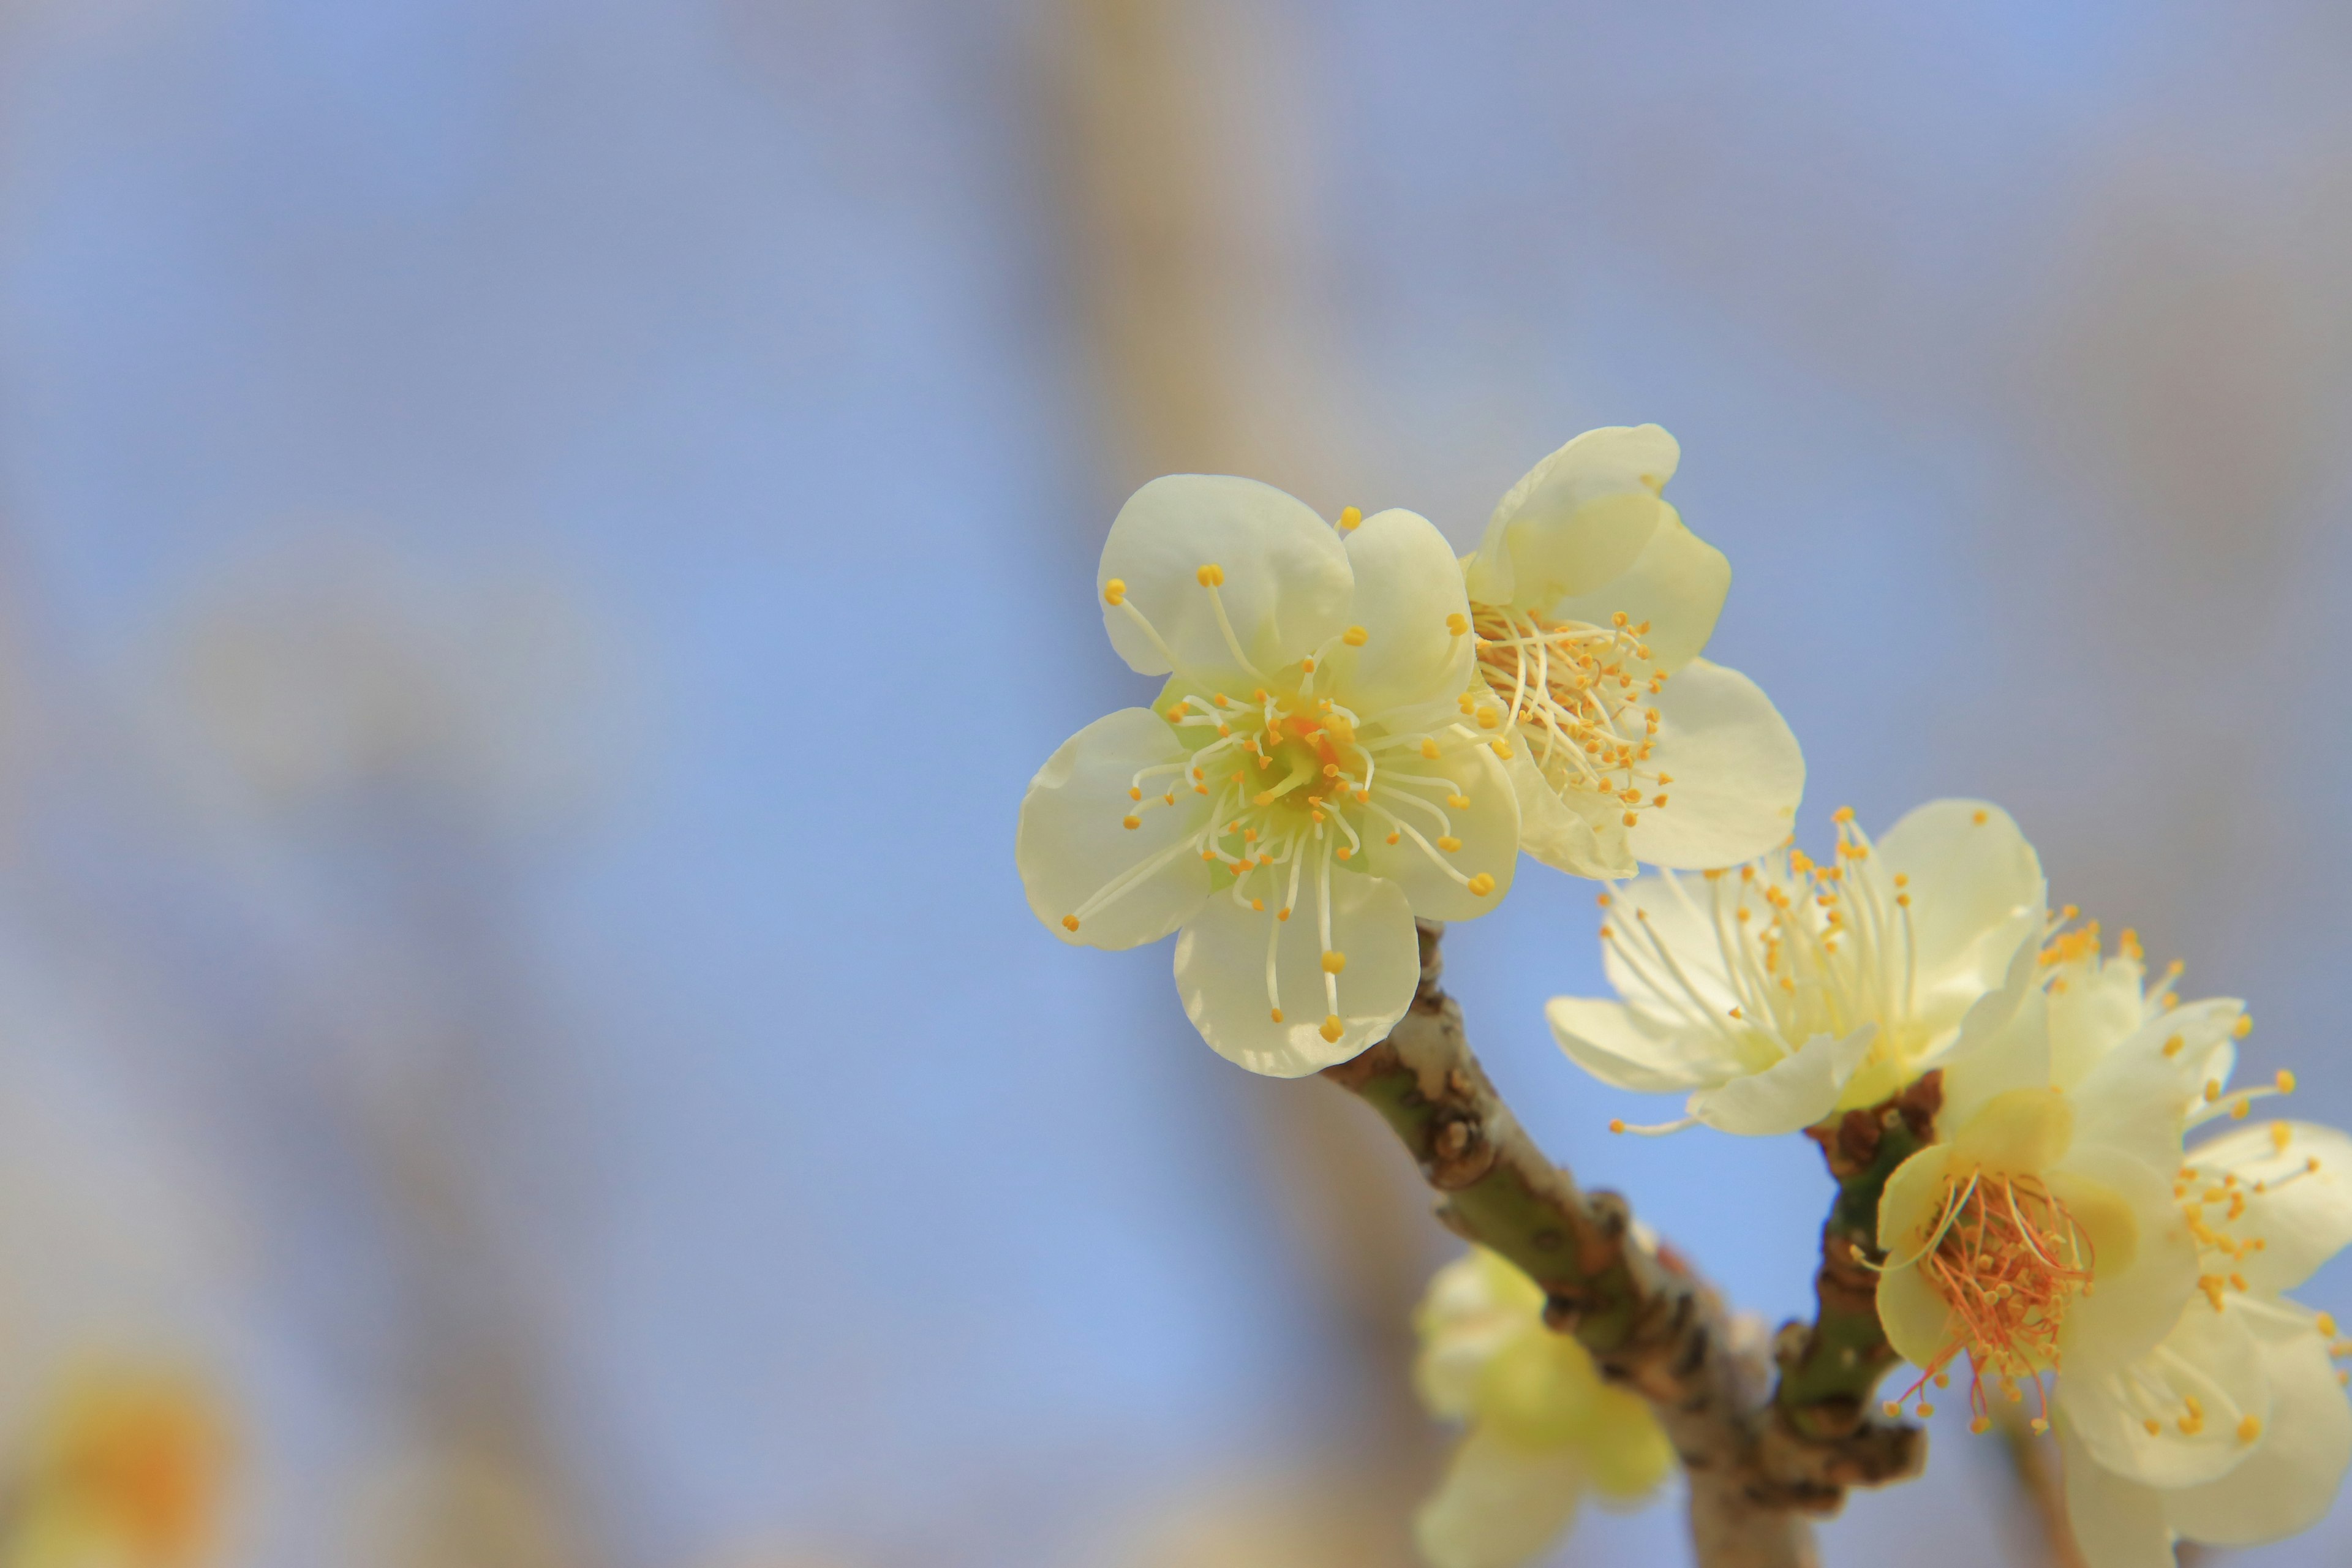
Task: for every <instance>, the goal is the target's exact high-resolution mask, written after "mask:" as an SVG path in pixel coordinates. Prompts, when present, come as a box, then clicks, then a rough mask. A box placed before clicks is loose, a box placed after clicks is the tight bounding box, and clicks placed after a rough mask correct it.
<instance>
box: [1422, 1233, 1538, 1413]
mask: <svg viewBox="0 0 2352 1568" xmlns="http://www.w3.org/2000/svg"><path fill="white" fill-rule="evenodd" d="M1542 1313H1543V1291H1542V1290H1541V1289H1539V1288H1538V1286H1537V1285H1536V1283H1535V1281H1533V1280H1531V1279H1528V1277H1527V1276H1526V1275H1524V1274H1521V1273H1520V1272H1519V1271H1518V1270H1517V1269H1516V1268H1512V1267H1511V1266H1510V1265H1509V1264H1508V1263H1506V1262H1504V1261H1503V1260H1502V1259H1501V1258H1497V1257H1496V1256H1495V1255H1494V1254H1493V1253H1491V1252H1488V1251H1486V1250H1485V1249H1484V1248H1474V1249H1473V1250H1472V1251H1471V1252H1469V1253H1468V1254H1466V1255H1465V1256H1464V1257H1462V1258H1456V1259H1454V1261H1453V1262H1452V1263H1449V1264H1447V1265H1446V1266H1445V1267H1444V1268H1441V1269H1439V1270H1438V1271H1437V1274H1436V1276H1435V1277H1434V1278H1433V1279H1431V1280H1430V1282H1429V1289H1428V1290H1427V1291H1426V1292H1425V1293H1424V1294H1423V1297H1422V1300H1421V1305H1420V1307H1419V1309H1418V1310H1415V1312H1414V1313H1413V1330H1414V1332H1415V1333H1416V1334H1417V1335H1418V1336H1419V1337H1420V1340H1421V1353H1420V1355H1419V1356H1418V1357H1416V1358H1415V1360H1414V1362H1413V1387H1414V1388H1415V1390H1416V1391H1418V1392H1419V1394H1421V1398H1422V1403H1423V1405H1427V1406H1428V1408H1429V1412H1430V1414H1431V1415H1437V1416H1441V1417H1444V1418H1445V1419H1448V1420H1454V1421H1459V1420H1463V1419H1465V1418H1466V1417H1467V1416H1468V1415H1470V1414H1471V1412H1472V1410H1473V1408H1474V1405H1475V1394H1476V1393H1477V1388H1478V1379H1479V1375H1480V1373H1482V1372H1484V1371H1485V1369H1486V1363H1488V1362H1490V1361H1492V1360H1493V1359H1494V1358H1495V1356H1496V1354H1497V1353H1499V1352H1501V1351H1502V1349H1503V1347H1504V1346H1505V1345H1507V1343H1509V1342H1510V1341H1511V1340H1512V1339H1514V1338H1516V1337H1517V1336H1518V1335H1520V1334H1523V1333H1527V1332H1529V1331H1536V1332H1542V1331H1544V1330H1543V1328H1542V1321H1543V1319H1542Z"/></svg>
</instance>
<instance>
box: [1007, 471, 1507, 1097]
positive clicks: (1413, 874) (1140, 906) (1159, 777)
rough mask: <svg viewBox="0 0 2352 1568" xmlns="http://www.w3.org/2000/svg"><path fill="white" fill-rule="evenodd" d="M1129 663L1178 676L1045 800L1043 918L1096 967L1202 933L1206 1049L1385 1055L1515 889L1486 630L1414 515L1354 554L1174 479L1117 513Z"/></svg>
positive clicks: (1297, 1064) (1055, 779) (1291, 518)
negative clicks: (1485, 710) (1487, 724)
mask: <svg viewBox="0 0 2352 1568" xmlns="http://www.w3.org/2000/svg"><path fill="white" fill-rule="evenodd" d="M1097 585H1098V588H1099V591H1100V594H1101V599H1102V606H1103V619H1104V625H1105V627H1106V629H1107V630H1108V633H1109V635H1110V640H1111V646H1112V647H1114V648H1115V649H1117V650H1118V654H1119V656H1120V657H1121V658H1124V659H1126V660H1127V662H1128V664H1129V667H1131V668H1134V669H1135V670H1136V671H1137V672H1138V673H1139V674H1142V675H1150V676H1164V677H1166V678H1167V681H1166V685H1165V686H1164V687H1163V688H1162V689H1161V690H1160V696H1159V698H1158V700H1156V701H1155V702H1154V703H1153V704H1152V706H1151V707H1150V708H1129V709H1122V710H1119V711H1118V712H1116V713H1112V714H1110V715H1108V716H1107V717H1105V718H1102V719H1099V720H1097V721H1095V722H1094V723H1092V724H1089V725H1087V727H1086V728H1085V729H1084V730H1081V731H1078V733H1077V734H1076V735H1074V736H1072V737H1071V738H1070V739H1069V740H1068V741H1067V742H1064V743H1063V745H1062V746H1061V748H1060V749H1059V750H1058V751H1056V752H1055V753H1054V754H1053V756H1052V757H1051V758H1050V759H1048V760H1047V762H1046V763H1045V766H1044V767H1043V768H1042V769H1040V770H1039V771H1038V773H1037V776H1036V777H1035V778H1034V780H1032V781H1031V783H1030V785H1029V793H1028V795H1027V796H1026V798H1024V800H1023V802H1022V805H1021V826H1020V834H1019V839H1018V845H1017V849H1016V856H1017V858H1018V861H1019V864H1020V869H1021V878H1022V882H1023V885H1024V889H1026V891H1027V893H1028V898H1029V906H1030V908H1031V909H1032V910H1034V911H1035V913H1036V915H1037V918H1038V919H1039V920H1040V921H1044V922H1045V926H1046V927H1047V929H1049V930H1051V931H1054V932H1055V934H1056V935H1057V936H1060V937H1061V938H1062V939H1063V940H1064V941H1065V942H1070V943H1072V944H1074V945H1078V946H1094V947H1102V948H1111V949H1123V948H1129V947H1135V946H1139V945H1140V944H1142V943H1144V942H1153V941H1156V940H1158V939H1159V938H1160V937H1163V936H1166V935H1168V934H1169V933H1170V932H1171V931H1174V932H1179V933H1180V934H1179V936H1178V938H1177V943H1176V984H1177V990H1178V992H1179V994H1181V997H1182V999H1183V1003H1184V1009H1185V1012H1186V1013H1187V1014H1188V1015H1189V1016H1191V1018H1192V1023H1193V1025H1194V1026H1195V1027H1197V1028H1198V1029H1199V1030H1200V1032H1201V1036H1202V1038H1203V1039H1205V1040H1206V1041H1208V1043H1209V1044H1210V1046H1211V1047H1213V1048H1214V1049H1215V1050H1217V1051H1218V1052H1219V1053H1220V1054H1221V1055H1223V1056H1224V1057H1226V1058H1230V1059H1231V1060H1233V1061H1235V1062H1237V1063H1239V1064H1240V1065H1241V1066H1243V1067H1245V1068H1249V1069H1250V1070H1252V1071H1253V1072H1260V1073H1266V1074H1271V1075H1273V1076H1276V1077H1282V1078H1296V1077H1300V1076H1303V1075H1305V1074H1307V1073H1311V1072H1315V1071H1317V1070H1318V1069H1320V1068H1325V1067H1328V1066H1330V1065H1332V1064H1333V1063H1336V1062H1341V1061H1345V1060H1347V1059H1348V1058H1350V1057H1352V1056H1355V1055H1356V1054H1357V1053H1359V1052H1360V1051H1361V1050H1363V1049H1364V1048H1365V1047H1368V1046H1370V1045H1371V1044H1372V1043H1373V1042H1375V1041H1376V1040H1379V1039H1380V1038H1381V1037H1383V1036H1385V1035H1386V1034H1387V1033H1388V1031H1389V1029H1390V1027H1391V1026H1392V1025H1394V1024H1395V1022H1396V1021H1397V1019H1398V1018H1400V1017H1402V1016H1403V1014H1404V1011H1405V1009H1406V1007H1407V1006H1409V1005H1411V1004H1412V994H1413V990H1414V987H1415V986H1416V985H1417V984H1418V983H1419V979H1420V973H1421V958H1420V944H1419V940H1418V938H1417V936H1416V935H1415V932H1414V930H1413V921H1414V919H1415V918H1416V917H1419V918H1422V919H1426V920H1437V921H1460V920H1468V919H1470V918H1472V917H1474V916H1476V915H1480V914H1484V913H1485V912H1486V910H1490V909H1492V908H1494V907H1495V905H1496V903H1498V902H1499V901H1500V900H1502V898H1503V895H1504V894H1505V893H1506V892H1507V891H1508V890H1509V888H1510V883H1511V873H1512V868H1513V864H1514V861H1515V859H1516V858H1517V851H1518V832H1519V808H1518V803H1517V796H1516V795H1515V794H1514V793H1513V791H1512V787H1511V784H1510V780H1509V779H1508V777H1507V775H1506V774H1505V773H1504V772H1503V756H1502V753H1503V752H1506V751H1507V750H1508V746H1507V742H1501V741H1500V740H1499V738H1497V737H1494V736H1491V735H1488V734H1486V733H1483V732H1481V731H1478V730H1476V729H1475V727H1474V726H1473V725H1471V724H1470V723H1468V722H1466V721H1465V720H1464V717H1463V715H1462V713H1461V712H1460V710H1459V709H1458V707H1457V704H1456V701H1455V699H1457V698H1458V697H1459V696H1460V695H1461V694H1462V692H1463V691H1464V690H1465V689H1467V688H1468V686H1469V684H1470V668H1471V663H1472V659H1473V657H1474V655H1473V642H1472V637H1471V634H1470V622H1469V605H1468V602H1467V600H1466V599H1465V595H1464V592H1463V586H1462V574H1461V572H1460V569H1459V567H1458V566H1457V564H1456V563H1455V561H1454V555H1453V552H1451V550H1449V549H1448V548H1447V546H1446V544H1445V541H1444V537H1443V536H1442V535H1440V534H1439V533H1438V531H1437V530H1436V529H1435V528H1433V526H1431V525H1430V523H1428V522H1427V521H1424V520H1423V519H1422V518H1420V517H1417V516H1415V515H1414V514H1412V512H1408V511H1384V512H1381V513H1380V514H1378V515H1377V516H1374V517H1370V518H1359V516H1358V514H1356V513H1355V512H1354V511H1353V510H1352V509H1351V510H1350V511H1349V513H1347V514H1345V515H1343V517H1342V519H1341V523H1340V529H1339V530H1338V531H1335V530H1334V529H1333V528H1332V526H1331V525H1329V524H1328V523H1326V522H1324V521H1322V519H1320V518H1319V517H1318V516H1317V515H1316V514H1315V512H1314V511H1313V510H1310V509H1309V508H1308V507H1307V506H1306V505H1305V504H1304V503H1302V502H1300V501H1297V500H1293V499H1292V498H1291V497H1290V496H1287V495H1286V494H1284V493H1283V492H1282V491H1280V490H1278V489H1274V488H1273V487H1271V486H1269V485H1263V484H1259V483H1257V482H1255V481H1254V480H1250V479H1231V478H1223V477H1215V476H1207V475H1194V474H1187V475H1175V476H1171V477H1169V478H1164V479H1154V480H1152V481H1151V482H1150V484H1147V485H1145V486H1144V487H1143V488H1142V489H1139V490H1138V491H1137V492H1136V493H1135V495H1134V497H1133V498H1132V499H1130V500H1129V501H1128V503H1127V505H1126V506H1125V507H1123V508H1121V509H1120V511H1119V514H1118V519H1117V520H1116V521H1113V523H1112V524H1111V530H1110V537H1109V538H1108V541H1106V542H1105V543H1104V545H1103V554H1102V564H1101V568H1100V572H1099V574H1098V577H1097Z"/></svg>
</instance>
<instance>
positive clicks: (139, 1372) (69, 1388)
mask: <svg viewBox="0 0 2352 1568" xmlns="http://www.w3.org/2000/svg"><path fill="white" fill-rule="evenodd" d="M233 1454H234V1447H233V1443H232V1440H231V1437H230V1434H229V1424H228V1419H227V1416H226V1412H225V1411H224V1410H223V1409H222V1408H221V1405H220V1403H219V1398H218V1395H217V1394H215V1391H214V1389H213V1388H212V1387H211V1386H210V1385H209V1384H206V1383H205V1381H203V1380H202V1379H200V1378H198V1377H196V1376H194V1374H192V1373H189V1372H187V1371H185V1370H184V1369H180V1368H168V1367H163V1366H160V1365H144V1364H139V1363H128V1362H120V1363H98V1362H93V1363H89V1364H86V1365H83V1366H80V1367H79V1368H77V1369H75V1370H74V1371H72V1372H70V1373H68V1374H66V1376H65V1377H64V1378H63V1379H62V1380H61V1381H60V1383H59V1384H58V1386H57V1388H56V1389H55V1391H54V1392H53V1393H52V1394H50V1396H49V1398H48V1399H47V1402H46V1404H45V1405H43V1407H42V1408H41V1409H40V1410H39V1412H38V1413H37V1416H36V1425H35V1428H34V1430H33V1432H32V1433H31V1435H30V1440H29V1442H28V1443H26V1445H25V1447H24V1448H23V1450H22V1452H21V1455H20V1457H19V1458H18V1460H17V1463H16V1473H15V1474H13V1475H12V1476H10V1477H9V1484H8V1487H7V1499H8V1500H7V1503H6V1504H5V1508H0V1563H5V1565H6V1568H199V1565H200V1564H202V1563H208V1562H211V1561H214V1560H215V1553H216V1550H217V1548H218V1547H219V1545H220V1542H221V1536H222V1525H223V1520H224V1515H225V1513H226V1504H227V1500H228V1492H229V1484H230V1475H231V1470H232V1458H233Z"/></svg>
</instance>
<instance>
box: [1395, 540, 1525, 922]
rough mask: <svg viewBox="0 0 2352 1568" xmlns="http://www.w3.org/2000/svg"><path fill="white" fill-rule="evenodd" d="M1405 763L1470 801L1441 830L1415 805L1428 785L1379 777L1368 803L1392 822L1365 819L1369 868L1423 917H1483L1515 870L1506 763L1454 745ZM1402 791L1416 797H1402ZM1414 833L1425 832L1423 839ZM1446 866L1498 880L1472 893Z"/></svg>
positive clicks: (1512, 799) (1453, 809) (1448, 813)
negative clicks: (1386, 782)
mask: <svg viewBox="0 0 2352 1568" xmlns="http://www.w3.org/2000/svg"><path fill="white" fill-rule="evenodd" d="M1364 526H1366V527H1367V528H1369V527H1370V526H1371V525H1370V523H1367V524H1365V525H1364ZM1405 766H1406V767H1407V768H1408V769H1409V771H1411V772H1412V773H1414V774H1417V775H1419V776H1422V777H1429V778H1446V779H1451V780H1453V781H1454V790H1455V794H1456V795H1458V797H1459V798H1461V799H1464V800H1466V801H1468V802H1469V803H1470V804H1469V805H1465V806H1444V807H1442V809H1443V810H1444V813H1445V823H1444V826H1443V827H1441V826H1439V824H1438V821H1437V818H1436V817H1435V816H1433V815H1431V812H1430V810H1429V808H1428V806H1427V805H1417V804H1415V802H1426V801H1428V797H1429V795H1430V793H1431V792H1430V791H1429V790H1427V789H1425V788H1423V789H1413V788H1398V789H1390V788H1383V787H1381V782H1380V778H1379V775H1377V774H1375V775H1374V776H1373V779H1372V785H1373V788H1372V800H1371V804H1372V805H1377V806H1380V807H1381V809H1382V810H1384V811H1386V812H1388V813H1389V814H1390V816H1391V818H1392V819H1393V820H1391V821H1388V822H1386V823H1385V824H1384V823H1383V822H1382V820H1381V817H1380V816H1377V815H1375V816H1370V817H1369V818H1365V819H1362V820H1364V822H1365V829H1364V868H1365V869H1366V870H1367V871H1369V872H1370V874H1371V875H1373V876H1375V877H1385V878H1387V879H1389V880H1390V881H1392V882H1394V883H1395V884H1396V885H1397V886H1398V887H1400V888H1402V889H1404V894H1405V898H1406V900H1408V901H1410V902H1411V904H1412V912H1413V914H1414V915H1415V916H1416V917H1417V918H1419V919H1421V920H1425V921H1466V920H1472V919H1475V918H1476V917H1477V916H1479V915H1483V914H1485V913H1486V911H1487V910H1491V909H1493V908H1494V907H1495V906H1496V904H1499V903H1501V902H1502V901H1503V896H1504V895H1505V894H1506V893H1507V892H1509V891H1510V890H1511V874H1512V872H1513V870H1514V869H1515V868H1517V865H1518V859H1519V800H1518V796H1517V794H1516V793H1514V792H1513V790H1512V788H1511V781H1510V777H1509V775H1508V774H1507V773H1504V771H1503V764H1502V763H1501V761H1500V760H1498V759H1497V758H1496V755H1495V754H1494V752H1490V751H1488V750H1487V749H1486V747H1485V746H1483V745H1457V746H1454V747H1452V748H1451V749H1449V750H1446V751H1444V752H1441V753H1440V754H1439V756H1438V758H1437V760H1436V761H1434V762H1431V761H1428V760H1426V759H1424V758H1422V757H1419V756H1412V758H1411V760H1410V762H1409V763H1406V764H1405ZM1400 795H1409V796H1412V799H1411V800H1400V799H1399V798H1398V796H1400ZM1383 826H1385V828H1386V832H1383V831H1382V828H1383ZM1389 834H1394V835H1395V836H1396V840H1397V841H1396V842H1395V843H1394V844H1391V843H1389V842H1388V835H1389ZM1415 834H1418V835H1419V836H1420V837H1419V839H1418V840H1416V839H1415V837H1414V835H1415ZM1447 836H1450V837H1453V838H1454V839H1456V840H1458V841H1459V842H1460V845H1461V847H1460V848H1458V849H1453V850H1448V849H1446V848H1445V847H1444V844H1443V842H1442V840H1443V838H1444V837H1447ZM1433 851H1434V854H1433ZM1441 861H1442V862H1443V864H1441ZM1445 866H1452V867H1453V868H1454V869H1455V870H1458V871H1460V872H1462V873H1463V874H1464V875H1465V876H1468V877H1472V878H1475V877H1477V876H1479V875H1480V874H1482V873H1483V874H1484V875H1486V876H1488V877H1491V878H1493V879H1494V880H1493V883H1492V885H1491V886H1489V887H1488V889H1487V890H1486V892H1484V893H1474V892H1472V891H1471V890H1470V889H1468V888H1466V887H1465V886H1463V884H1462V883H1460V882H1457V881H1455V880H1454V878H1453V877H1451V876H1449V875H1447V873H1446V871H1445V869H1444V868H1445Z"/></svg>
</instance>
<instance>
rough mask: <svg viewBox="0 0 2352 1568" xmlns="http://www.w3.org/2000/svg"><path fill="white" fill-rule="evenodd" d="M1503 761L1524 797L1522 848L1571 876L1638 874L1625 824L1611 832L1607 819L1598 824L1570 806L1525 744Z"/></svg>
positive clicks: (1516, 791)
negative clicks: (1536, 762)
mask: <svg viewBox="0 0 2352 1568" xmlns="http://www.w3.org/2000/svg"><path fill="white" fill-rule="evenodd" d="M1504 766H1505V769H1506V771H1507V772H1508V773H1509V774H1510V777H1511V788H1512V791H1513V793H1514V794H1516V795H1517V796H1518V797H1519V847H1520V848H1521V849H1523V850H1525V851H1526V852H1527V853H1528V855H1530V856H1532V857H1534V858H1536V859H1538V860H1539V861H1541V862H1543V864H1545V865H1547V866H1549V867H1550V868H1552V869H1554V870H1556V871H1565V872H1567V873H1568V874H1569V875H1570V876H1571V877H1591V878H1593V879H1618V878H1623V877H1631V876H1632V875H1633V873H1634V871H1635V870H1636V869H1637V868H1636V867H1635V865H1634V862H1633V847H1632V846H1631V844H1630V842H1629V841H1628V840H1627V838H1626V836H1625V830H1624V827H1623V826H1622V825H1619V826H1617V827H1616V830H1615V832H1614V833H1613V834H1612V833H1611V832H1610V831H1608V828H1607V826H1605V825H1596V823H1595V821H1594V819H1593V816H1588V815H1587V814H1586V813H1584V812H1581V811H1577V810H1573V809H1571V808H1570V806H1569V805H1568V804H1567V803H1566V802H1565V801H1563V800H1562V799H1561V798H1560V795H1559V791H1558V790H1556V789H1554V788H1552V787H1551V785H1550V784H1547V783H1545V782H1544V776H1543V774H1542V773H1540V772H1538V770H1537V768H1536V765H1535V764H1534V763H1531V762H1529V761H1528V752H1527V748H1526V747H1525V746H1519V747H1515V748H1514V749H1513V751H1512V752H1511V760H1510V761H1509V762H1508V763H1505V764H1504ZM1593 798H1594V799H1595V800H1598V799H1599V797H1598V796H1595V797H1593ZM1601 804H1602V805H1606V803H1605V802H1603V803H1601ZM1596 815H1597V814H1596ZM1610 820H1611V821H1612V822H1614V821H1615V818H1613V817H1612V818H1611V819H1610Z"/></svg>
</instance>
